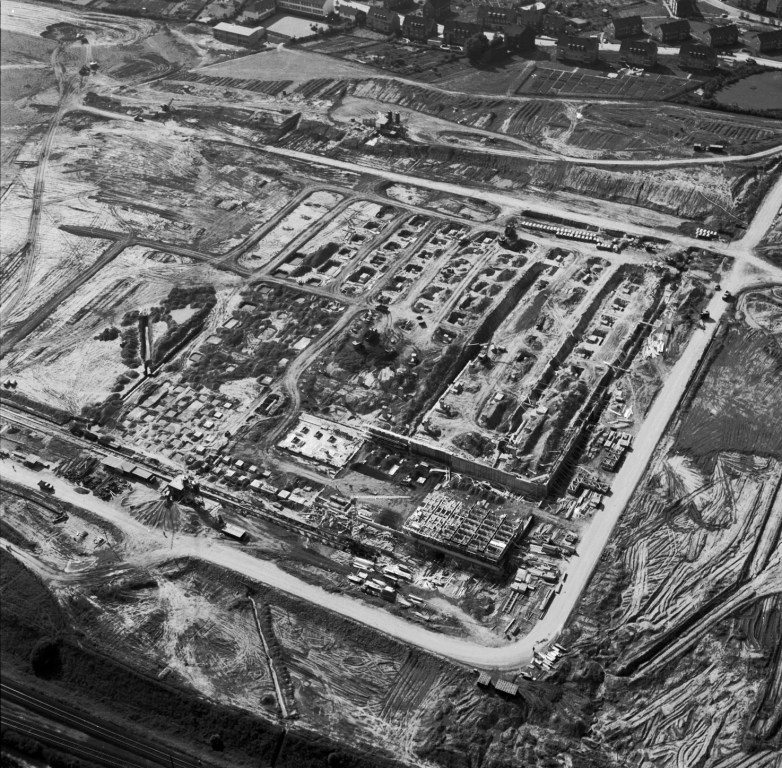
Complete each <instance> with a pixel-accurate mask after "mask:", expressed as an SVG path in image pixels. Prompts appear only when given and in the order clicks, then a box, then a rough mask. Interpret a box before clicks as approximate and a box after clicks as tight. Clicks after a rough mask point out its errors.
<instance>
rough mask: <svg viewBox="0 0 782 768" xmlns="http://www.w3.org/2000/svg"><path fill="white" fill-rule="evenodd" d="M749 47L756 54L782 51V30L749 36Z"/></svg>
mask: <svg viewBox="0 0 782 768" xmlns="http://www.w3.org/2000/svg"><path fill="white" fill-rule="evenodd" d="M748 40H749V45H750V47H751V48H752V50H754V51H757V52H758V53H776V52H778V51H782V29H772V30H769V31H767V32H756V33H754V34H752V35H750V36H749V38H748Z"/></svg>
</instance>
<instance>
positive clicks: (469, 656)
mask: <svg viewBox="0 0 782 768" xmlns="http://www.w3.org/2000/svg"><path fill="white" fill-rule="evenodd" d="M750 282H751V283H754V282H757V281H756V280H755V279H752V278H749V277H747V275H746V271H745V270H744V269H743V268H741V267H739V268H737V269H736V270H734V272H733V273H732V274H731V276H730V277H729V278H727V279H726V280H725V287H726V288H728V289H729V290H733V291H736V290H738V289H739V288H740V287H743V286H745V285H747V284H750ZM726 307H727V305H726V303H725V302H724V301H723V300H722V298H721V296H720V295H719V294H716V295H715V296H714V298H713V299H712V301H711V303H710V304H709V306H708V310H709V312H710V314H711V316H712V317H713V318H714V320H715V322H714V323H710V324H709V325H707V326H706V330H697V331H695V334H694V335H693V337H692V338H691V339H690V343H689V344H688V345H687V347H686V348H685V350H684V352H683V353H682V355H681V357H680V358H679V360H678V362H677V363H676V364H675V365H674V367H673V369H672V370H671V373H670V375H669V376H668V378H667V380H666V382H665V384H664V385H663V387H662V389H661V390H660V392H659V394H658V395H657V398H656V400H655V402H654V403H653V405H652V407H651V409H650V410H649V414H648V416H647V418H646V420H645V423H644V429H642V430H641V431H640V433H639V435H638V437H637V439H636V442H635V445H634V447H633V451H632V452H631V453H630V454H629V455H628V457H627V460H626V461H625V463H624V464H623V466H622V468H621V469H620V471H619V473H618V474H617V477H616V480H615V481H614V484H613V493H612V495H611V496H610V497H609V498H608V500H607V502H606V504H605V509H604V510H603V511H602V512H600V513H598V514H597V515H596V517H595V519H594V520H593V521H592V524H591V525H590V526H589V528H587V530H586V531H585V533H584V536H583V538H582V541H581V544H580V546H579V550H578V555H577V556H576V557H575V558H573V559H572V560H571V562H570V567H569V569H568V579H567V581H566V582H565V583H564V585H563V589H562V592H561V593H560V594H559V595H557V596H556V598H555V599H554V601H553V603H552V605H551V607H550V608H549V610H548V612H547V613H546V615H545V617H544V618H543V619H542V620H541V621H539V622H538V623H537V624H536V625H535V627H534V628H533V630H532V631H531V632H530V633H529V634H528V635H527V636H525V637H524V638H522V639H521V640H519V641H518V642H516V643H513V644H511V645H505V646H500V647H491V648H488V647H486V646H484V645H481V644H479V643H475V642H471V641H468V640H464V639H460V638H454V637H447V636H444V635H441V634H438V633H436V632H432V631H430V630H428V629H425V628H423V627H420V626H418V625H417V624H412V623H409V622H407V621H405V620H404V619H402V618H399V617H397V616H393V615H391V614H389V613H388V612H386V611H385V610H382V609H379V608H375V607H374V606H371V605H367V604H366V603H363V602H361V601H360V600H355V599H353V598H351V597H347V596H345V595H336V594H332V593H329V592H326V591H325V590H324V589H321V588H320V587H317V586H314V585H312V584H307V583H306V582H304V581H302V580H300V579H298V578H296V577H295V576H292V575H291V574H289V573H286V572H284V571H282V570H280V569H279V568H278V567H277V566H276V565H275V564H274V563H271V562H267V561H265V560H261V559H258V558H255V557H252V556H251V555H248V554H247V553H245V552H244V551H242V549H241V548H238V547H235V546H231V545H229V544H226V543H222V542H219V541H215V540H213V539H207V538H196V537H194V536H186V535H181V534H180V535H179V536H177V538H176V541H175V543H174V545H173V548H169V546H170V544H171V542H170V541H169V540H166V539H163V538H162V535H161V534H160V533H158V532H157V531H151V530H149V529H147V528H145V527H144V526H142V525H141V524H140V523H138V522H137V521H135V520H132V519H131V518H129V517H128V515H127V514H126V513H124V512H123V511H122V510H121V509H119V508H118V507H116V506H114V505H112V504H108V503H105V502H102V501H100V500H99V499H97V498H95V497H94V496H81V495H79V494H77V493H75V491H74V490H73V487H72V486H70V485H68V484H67V483H65V482H64V481H62V480H61V479H60V478H57V477H54V476H53V475H51V473H48V472H45V473H37V472H32V471H30V470H28V469H25V468H24V467H21V466H18V465H17V466H16V470H15V471H14V472H12V470H11V467H10V461H9V460H7V459H4V460H1V461H0V473H1V474H2V475H3V477H5V478H9V479H10V480H12V481H13V482H15V483H19V484H22V485H26V486H27V487H30V488H33V487H36V485H37V483H38V480H39V479H41V477H42V476H44V475H45V476H46V479H47V480H49V481H50V482H51V483H52V484H53V485H54V486H55V497H56V498H64V499H65V500H66V501H69V502H71V503H72V504H74V505H75V506H77V507H84V508H86V509H88V510H89V511H92V512H94V513H95V514H97V515H100V516H101V517H103V518H104V519H107V520H109V521H111V522H113V523H115V524H116V525H117V526H119V527H120V528H122V529H123V530H124V531H126V532H127V533H128V534H129V536H130V537H132V538H134V539H136V540H138V539H139V538H141V539H143V540H144V542H145V546H144V547H142V548H140V549H138V550H137V551H136V553H134V554H133V555H132V558H133V562H137V563H139V564H153V563H156V562H160V561H162V560H165V559H168V558H171V557H178V556H182V557H187V556H189V557H195V558H199V559H201V560H204V561H205V562H210V563H213V564H215V565H219V566H221V567H223V568H226V569H229V570H232V571H235V572H237V573H241V574H243V575H245V576H247V577H249V578H251V579H255V580H257V581H260V582H263V583H265V584H268V585H270V586H272V587H275V588H277V589H280V590H282V591H284V592H288V593H290V594H293V595H295V596H297V597H299V598H301V599H304V600H308V601H311V602H314V603H316V604H318V605H321V606H323V607H324V608H328V609H329V610H332V611H335V612H336V613H339V614H342V615H343V616H346V617H348V618H351V619H353V620H355V621H359V622H361V623H362V624H366V625H368V626H370V627H373V628H375V629H377V630H378V631H381V632H384V633H386V634H388V635H391V636H392V637H395V638H397V639H399V640H401V641H403V642H406V643H411V644H412V645H416V646H418V647H420V648H423V649H424V650H427V651H430V652H432V653H435V654H438V655H441V656H445V657H448V658H450V659H453V660H454V661H457V662H461V663H464V664H468V665H470V666H474V667H480V668H487V669H514V668H518V667H521V666H523V665H525V664H527V663H529V662H530V661H531V660H532V653H533V650H534V649H535V648H536V647H539V646H542V645H545V644H546V643H549V642H553V641H554V640H555V639H556V637H557V636H558V634H559V633H560V632H561V630H562V628H563V626H564V624H565V622H566V621H567V618H568V617H569V616H570V614H571V612H572V611H573V609H574V608H575V606H576V604H577V603H578V600H579V598H580V596H581V593H582V591H583V589H584V588H585V587H586V585H587V583H588V581H589V579H590V577H591V575H592V573H593V572H594V570H595V568H596V566H597V564H598V562H599V560H600V556H601V554H602V552H603V549H604V547H605V545H606V543H607V542H608V539H609V538H610V536H611V533H612V532H613V529H614V527H615V525H616V523H617V521H618V520H619V517H620V515H621V513H622V511H623V510H624V508H625V506H626V505H627V503H628V501H629V500H630V497H631V495H632V493H633V491H634V489H635V487H636V485H637V484H638V482H639V481H640V479H641V477H642V476H643V473H644V471H645V469H646V465H647V463H648V461H649V458H650V456H651V455H652V452H653V451H654V448H655V446H656V445H657V443H658V441H659V440H660V438H661V437H662V435H663V432H664V431H665V428H666V427H667V425H668V422H669V421H670V419H671V417H672V416H673V414H674V413H675V411H676V408H677V406H678V404H679V401H680V399H681V397H682V395H683V394H684V392H685V390H686V388H687V384H688V382H689V380H690V376H691V375H692V372H693V371H694V369H695V367H696V366H697V364H698V361H699V360H701V358H702V357H703V354H704V352H705V351H706V348H707V346H708V344H709V342H710V341H711V338H712V337H713V335H714V332H715V330H716V328H717V326H718V322H719V319H720V318H721V317H722V315H723V314H724V312H725V310H726Z"/></svg>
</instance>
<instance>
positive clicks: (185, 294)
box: [149, 285, 217, 364]
mask: <svg viewBox="0 0 782 768" xmlns="http://www.w3.org/2000/svg"><path fill="white" fill-rule="evenodd" d="M215 304H217V294H216V292H215V289H214V286H211V285H198V286H185V287H180V286H175V287H174V288H173V289H172V290H171V293H169V294H168V297H167V298H166V300H165V302H163V307H162V308H161V309H160V310H159V311H156V310H152V312H150V317H149V321H150V323H152V322H156V321H158V320H165V321H166V322H168V331H167V332H166V334H165V336H163V338H162V339H160V341H158V343H157V346H156V348H155V355H154V360H155V362H156V363H157V364H160V363H162V362H163V361H165V359H166V357H168V356H169V355H170V354H171V353H172V352H174V351H175V350H177V349H178V348H179V347H181V346H182V345H183V344H185V343H187V342H188V341H190V340H191V339H192V338H193V337H194V336H195V335H196V334H197V333H199V332H200V331H201V329H202V328H203V327H204V323H205V322H206V319H207V317H209V313H210V312H211V311H212V309H213V308H214V306H215ZM186 307H192V308H194V309H196V310H197V311H196V312H195V313H194V314H193V315H192V316H191V317H190V318H189V319H188V320H186V321H185V322H184V323H175V322H174V321H173V319H172V318H171V312H172V311H174V310H177V309H185V308H186Z"/></svg>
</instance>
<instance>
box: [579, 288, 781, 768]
mask: <svg viewBox="0 0 782 768" xmlns="http://www.w3.org/2000/svg"><path fill="white" fill-rule="evenodd" d="M773 300H774V289H766V290H759V291H756V292H752V293H751V294H749V295H748V296H747V297H746V301H747V307H745V308H743V309H742V310H740V311H739V312H738V313H737V319H736V320H734V321H728V324H727V327H726V329H724V330H723V332H722V333H720V334H718V337H717V338H718V341H717V342H716V343H715V344H714V345H713V346H714V348H713V349H712V350H711V353H710V356H709V358H708V360H707V362H706V363H704V365H703V366H702V369H701V372H700V375H699V376H698V377H697V378H696V380H695V383H694V384H693V386H692V389H691V391H690V394H689V395H688V398H687V399H686V401H685V406H684V410H683V412H682V413H681V415H680V416H679V417H678V419H677V421H676V422H675V423H674V424H673V425H672V427H671V428H670V430H669V432H668V434H667V436H666V437H665V438H664V440H663V442H662V444H661V445H660V447H659V448H658V450H657V452H656V454H655V457H654V459H653V461H652V464H651V465H650V467H649V469H648V470H647V473H646V476H645V479H644V480H643V481H642V483H641V485H640V487H639V489H638V490H637V491H636V494H635V496H634V497H633V500H632V501H631V503H630V506H629V508H628V510H627V514H626V516H625V517H624V518H623V519H622V521H620V527H619V529H618V531H617V533H616V534H615V538H614V540H613V542H612V544H611V545H610V549H608V550H607V551H606V553H605V555H604V564H603V565H601V566H600V567H599V569H598V571H597V573H596V575H595V577H594V579H593V582H592V585H591V587H590V589H589V592H588V593H587V594H588V597H587V598H586V600H585V601H584V603H582V607H581V608H580V610H579V612H578V614H577V616H576V617H575V618H574V619H573V621H572V622H571V626H570V630H569V632H567V633H566V635H567V636H566V638H565V642H566V643H573V644H574V647H575V649H576V653H575V656H576V658H584V657H586V656H589V657H591V658H594V659H597V660H598V661H599V662H600V664H601V665H602V667H603V668H604V669H605V671H606V674H607V675H608V676H607V678H606V681H607V683H606V689H605V704H604V705H603V707H602V711H601V712H600V713H599V714H598V716H597V718H596V720H595V722H594V725H593V727H592V734H591V735H592V738H593V739H595V740H596V741H597V742H598V743H601V744H605V745H608V744H610V745H612V746H613V747H614V748H615V749H619V750H629V749H633V748H635V749H639V750H640V749H643V753H640V752H639V753H636V754H642V755H643V757H639V760H640V763H639V765H642V766H648V767H649V768H651V766H663V765H665V766H667V765H672V764H674V763H676V764H678V765H682V766H689V765H696V764H698V765H704V766H717V765H723V764H725V765H728V764H732V763H731V760H735V761H737V763H738V762H740V761H741V757H740V755H741V754H742V750H744V749H751V750H755V758H754V759H755V761H756V764H757V765H764V766H765V765H771V764H773V759H774V758H773V757H772V752H773V750H774V749H777V750H778V749H779V747H780V743H779V738H780V732H779V729H778V724H777V725H776V726H774V725H773V723H774V722H775V720H774V718H775V717H777V721H776V722H777V723H778V716H779V715H778V712H777V709H778V704H777V705H776V708H775V706H774V705H770V704H769V699H768V696H769V691H772V690H774V689H775V686H777V685H778V682H777V679H778V665H779V660H778V654H775V652H774V651H775V641H772V640H770V639H769V638H771V637H773V636H775V633H776V632H778V610H779V600H780V596H781V595H782V572H781V571H780V567H782V563H780V560H779V537H780V531H781V530H782V529H781V528H780V520H781V519H782V518H780V515H781V514H782V506H780V504H779V498H778V493H779V487H780V482H781V481H782V464H781V463H780V445H779V441H778V439H777V438H778V435H779V429H778V428H777V429H773V425H772V424H769V426H770V427H772V428H770V429H769V430H765V424H767V423H769V422H768V419H769V417H771V418H772V419H773V414H775V413H777V412H778V411H779V409H780V406H782V402H780V400H779V395H778V387H772V386H771V381H772V380H773V381H776V380H777V379H778V377H779V373H778V370H779V362H778V360H777V357H778V353H779V347H778V344H779V338H780V331H781V330H782V328H780V325H779V322H778V316H777V315H776V314H768V313H767V312H766V314H764V315H763V318H768V320H767V321H765V322H764V323H763V327H757V325H755V327H754V329H753V328H752V327H751V326H748V324H747V323H748V322H749V318H750V317H751V311H752V309H753V308H757V309H758V311H761V310H762V311H766V309H767V308H768V307H769V302H770V301H772V302H773ZM743 317H746V318H747V323H745V322H744V321H743V320H742V319H741V318H743ZM739 347H740V348H741V349H740V350H739ZM728 390H729V391H730V392H731V398H730V403H731V405H728V403H727V402H722V401H721V400H720V398H724V397H725V396H726V395H725V393H726V392H727V391H728ZM745 396H746V398H747V399H744V398H745ZM721 402H722V404H721V405H720V403H721ZM734 403H735V407H736V408H737V409H739V410H742V409H743V410H742V413H743V417H742V418H736V419H734V418H733V416H732V415H731V413H732V408H733V407H734V406H733V404H734ZM756 404H757V409H758V410H757V411H755V405H756ZM761 414H762V416H761ZM721 424H722V425H724V428H721V427H720V426H719V425H721ZM745 430H746V431H745ZM745 438H746V439H745ZM750 438H751V439H750ZM628 678H629V679H630V680H632V682H633V686H632V687H631V688H627V687H626V680H627V679H628ZM775 712H776V713H777V714H776V715H775V714H774V713H775ZM747 759H749V758H747ZM753 764H754V763H753Z"/></svg>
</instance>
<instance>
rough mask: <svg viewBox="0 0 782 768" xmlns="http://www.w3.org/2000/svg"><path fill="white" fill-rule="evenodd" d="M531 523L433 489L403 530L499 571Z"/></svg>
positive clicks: (428, 544)
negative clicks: (512, 546)
mask: <svg viewBox="0 0 782 768" xmlns="http://www.w3.org/2000/svg"><path fill="white" fill-rule="evenodd" d="M529 522H531V519H528V520H527V521H524V520H517V519H515V518H512V517H509V516H508V515H506V514H501V513H498V512H497V511H496V510H494V509H491V508H490V507H489V504H488V502H486V501H479V502H478V503H476V504H472V505H470V504H466V503H465V502H464V501H462V500H461V499H459V498H458V497H456V496H455V495H454V494H450V493H445V492H442V491H434V492H432V493H430V494H429V495H428V496H427V497H426V498H425V499H424V501H423V503H422V504H421V506H420V507H418V509H416V511H415V512H413V514H412V515H411V516H410V518H409V519H408V521H407V523H406V524H405V527H404V532H405V533H407V534H408V535H410V536H412V537H413V538H414V539H417V540H418V541H421V542H422V543H424V544H426V546H428V547H432V548H433V549H437V550H440V551H441V552H447V553H448V554H450V555H453V556H454V557H458V558H460V559H462V560H467V561H469V562H472V563H476V564H478V565H481V566H484V567H488V568H491V569H492V570H495V571H499V570H500V568H501V567H502V564H503V563H504V561H505V558H506V557H507V555H508V553H509V551H510V548H511V545H512V544H513V543H514V542H515V541H516V539H517V538H518V537H519V535H520V534H521V533H522V531H523V530H524V529H525V527H526V526H527V524H528V523H529Z"/></svg>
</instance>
